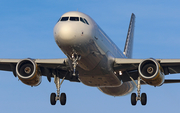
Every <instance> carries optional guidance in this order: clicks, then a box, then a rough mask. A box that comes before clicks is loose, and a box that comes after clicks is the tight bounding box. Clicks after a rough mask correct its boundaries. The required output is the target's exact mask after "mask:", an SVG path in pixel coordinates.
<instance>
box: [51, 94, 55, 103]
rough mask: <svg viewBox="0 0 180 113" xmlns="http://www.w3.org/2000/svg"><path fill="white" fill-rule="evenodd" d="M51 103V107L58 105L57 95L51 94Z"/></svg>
mask: <svg viewBox="0 0 180 113" xmlns="http://www.w3.org/2000/svg"><path fill="white" fill-rule="evenodd" d="M50 102H51V105H55V104H56V94H55V93H51V97H50Z"/></svg>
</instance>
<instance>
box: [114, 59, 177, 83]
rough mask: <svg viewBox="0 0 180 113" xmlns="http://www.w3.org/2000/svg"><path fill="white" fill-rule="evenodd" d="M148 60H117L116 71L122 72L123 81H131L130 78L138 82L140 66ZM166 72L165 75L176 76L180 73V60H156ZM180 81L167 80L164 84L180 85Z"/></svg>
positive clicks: (115, 63)
mask: <svg viewBox="0 0 180 113" xmlns="http://www.w3.org/2000/svg"><path fill="white" fill-rule="evenodd" d="M145 60H146V59H126V58H115V61H114V71H116V72H119V71H121V72H122V73H123V74H122V80H123V81H124V82H125V81H131V79H130V78H129V76H131V77H132V78H134V79H135V80H137V78H138V76H139V72H138V66H139V64H140V63H141V62H143V61H145ZM155 60H156V61H157V62H158V63H159V64H160V66H161V67H162V68H163V70H164V74H165V75H168V74H176V73H180V59H155ZM179 82H180V80H165V82H164V83H179Z"/></svg>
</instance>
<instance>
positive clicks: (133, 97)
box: [131, 93, 137, 106]
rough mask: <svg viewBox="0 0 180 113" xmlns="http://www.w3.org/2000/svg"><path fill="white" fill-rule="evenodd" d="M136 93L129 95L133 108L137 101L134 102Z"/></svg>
mask: <svg viewBox="0 0 180 113" xmlns="http://www.w3.org/2000/svg"><path fill="white" fill-rule="evenodd" d="M136 97H137V96H136V93H132V94H131V104H132V105H133V106H135V105H136V103H137V101H136Z"/></svg>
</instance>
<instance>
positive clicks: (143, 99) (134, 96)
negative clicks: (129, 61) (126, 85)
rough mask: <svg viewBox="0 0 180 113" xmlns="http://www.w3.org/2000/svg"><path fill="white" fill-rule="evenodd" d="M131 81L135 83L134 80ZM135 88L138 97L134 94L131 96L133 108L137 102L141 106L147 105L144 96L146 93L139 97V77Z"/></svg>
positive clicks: (145, 96)
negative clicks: (139, 102)
mask: <svg viewBox="0 0 180 113" xmlns="http://www.w3.org/2000/svg"><path fill="white" fill-rule="evenodd" d="M131 79H132V78H131ZM132 81H133V82H135V81H134V80H132ZM135 84H136V82H135ZM136 86H137V94H138V95H136V93H132V94H131V104H132V105H133V106H135V105H136V103H137V101H138V100H140V101H141V104H142V105H146V103H147V95H146V93H142V94H141V95H140V89H141V84H140V77H138V84H136Z"/></svg>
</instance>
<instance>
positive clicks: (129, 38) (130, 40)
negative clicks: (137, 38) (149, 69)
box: [124, 13, 135, 58]
mask: <svg viewBox="0 0 180 113" xmlns="http://www.w3.org/2000/svg"><path fill="white" fill-rule="evenodd" d="M134 25H135V15H134V14H133V13H132V15H131V20H130V23H129V29H128V33H127V38H126V43H125V47H124V55H126V57H127V58H132V50H133V37H134Z"/></svg>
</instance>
